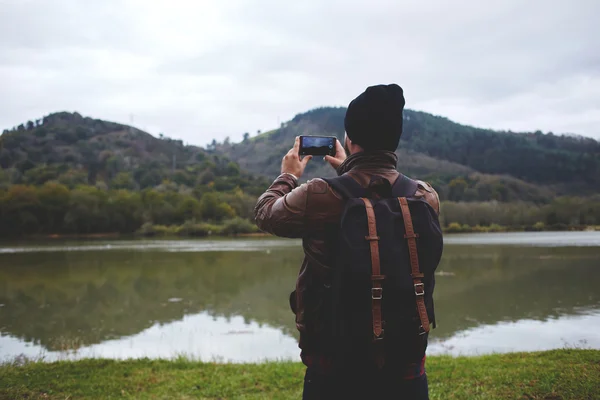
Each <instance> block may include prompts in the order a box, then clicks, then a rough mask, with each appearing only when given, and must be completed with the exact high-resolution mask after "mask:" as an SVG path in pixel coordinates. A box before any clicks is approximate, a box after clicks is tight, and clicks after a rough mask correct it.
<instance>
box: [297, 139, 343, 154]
mask: <svg viewBox="0 0 600 400" xmlns="http://www.w3.org/2000/svg"><path fill="white" fill-rule="evenodd" d="M336 140H337V139H336V138H335V137H334V136H300V155H302V156H304V155H309V154H310V155H313V156H326V155H330V156H335V141H336Z"/></svg>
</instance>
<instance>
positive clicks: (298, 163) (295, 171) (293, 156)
mask: <svg viewBox="0 0 600 400" xmlns="http://www.w3.org/2000/svg"><path fill="white" fill-rule="evenodd" d="M299 153H300V137H298V136H296V141H295V142H294V147H292V148H291V149H290V151H288V152H287V154H286V155H285V156H283V160H281V173H282V174H292V175H294V176H295V177H296V178H300V177H301V176H302V174H303V173H304V168H306V164H307V163H308V162H309V161H310V159H311V158H312V156H305V157H304V158H303V159H302V160H301V159H300V154H299Z"/></svg>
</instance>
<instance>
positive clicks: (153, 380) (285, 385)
mask: <svg viewBox="0 0 600 400" xmlns="http://www.w3.org/2000/svg"><path fill="white" fill-rule="evenodd" d="M427 371H428V377H429V385H430V397H431V398H432V399H554V400H556V399H600V351H598V350H569V349H565V350H555V351H548V352H542V353H514V354H503V355H489V356H480V357H457V358H453V357H449V356H442V357H429V358H428V361H427ZM303 374H304V368H303V366H302V365H301V364H299V363H291V362H281V363H275V362H273V363H266V364H239V365H236V364H216V363H200V362H195V361H189V360H186V359H183V358H182V359H178V360H173V361H166V360H130V361H113V360H82V361H75V362H70V361H63V362H56V363H51V364H48V363H41V362H33V363H28V364H25V365H23V366H15V365H3V366H0V399H62V400H66V399H69V400H72V399H299V398H301V392H302V379H303Z"/></svg>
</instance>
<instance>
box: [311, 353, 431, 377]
mask: <svg viewBox="0 0 600 400" xmlns="http://www.w3.org/2000/svg"><path fill="white" fill-rule="evenodd" d="M300 357H301V358H302V363H304V365H306V367H308V368H312V369H314V370H315V371H316V372H318V373H320V374H324V375H327V374H328V373H330V372H331V371H332V369H333V360H332V359H331V358H330V357H327V356H323V355H319V354H306V353H305V352H304V351H302V352H301V353H300ZM425 358H426V356H425V355H423V359H422V360H421V362H420V363H411V364H407V365H406V368H405V369H404V371H403V372H402V371H401V373H402V379H404V380H411V379H416V378H420V377H421V376H423V375H425Z"/></svg>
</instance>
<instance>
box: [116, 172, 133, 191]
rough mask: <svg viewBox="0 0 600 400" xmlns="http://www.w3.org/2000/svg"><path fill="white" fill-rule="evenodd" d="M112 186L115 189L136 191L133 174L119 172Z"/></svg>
mask: <svg viewBox="0 0 600 400" xmlns="http://www.w3.org/2000/svg"><path fill="white" fill-rule="evenodd" d="M110 186H111V187H112V188H113V189H127V190H134V189H135V182H134V180H133V176H132V175H131V172H119V173H118V174H117V175H116V176H115V177H114V179H113V180H112V181H111V182H110Z"/></svg>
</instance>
